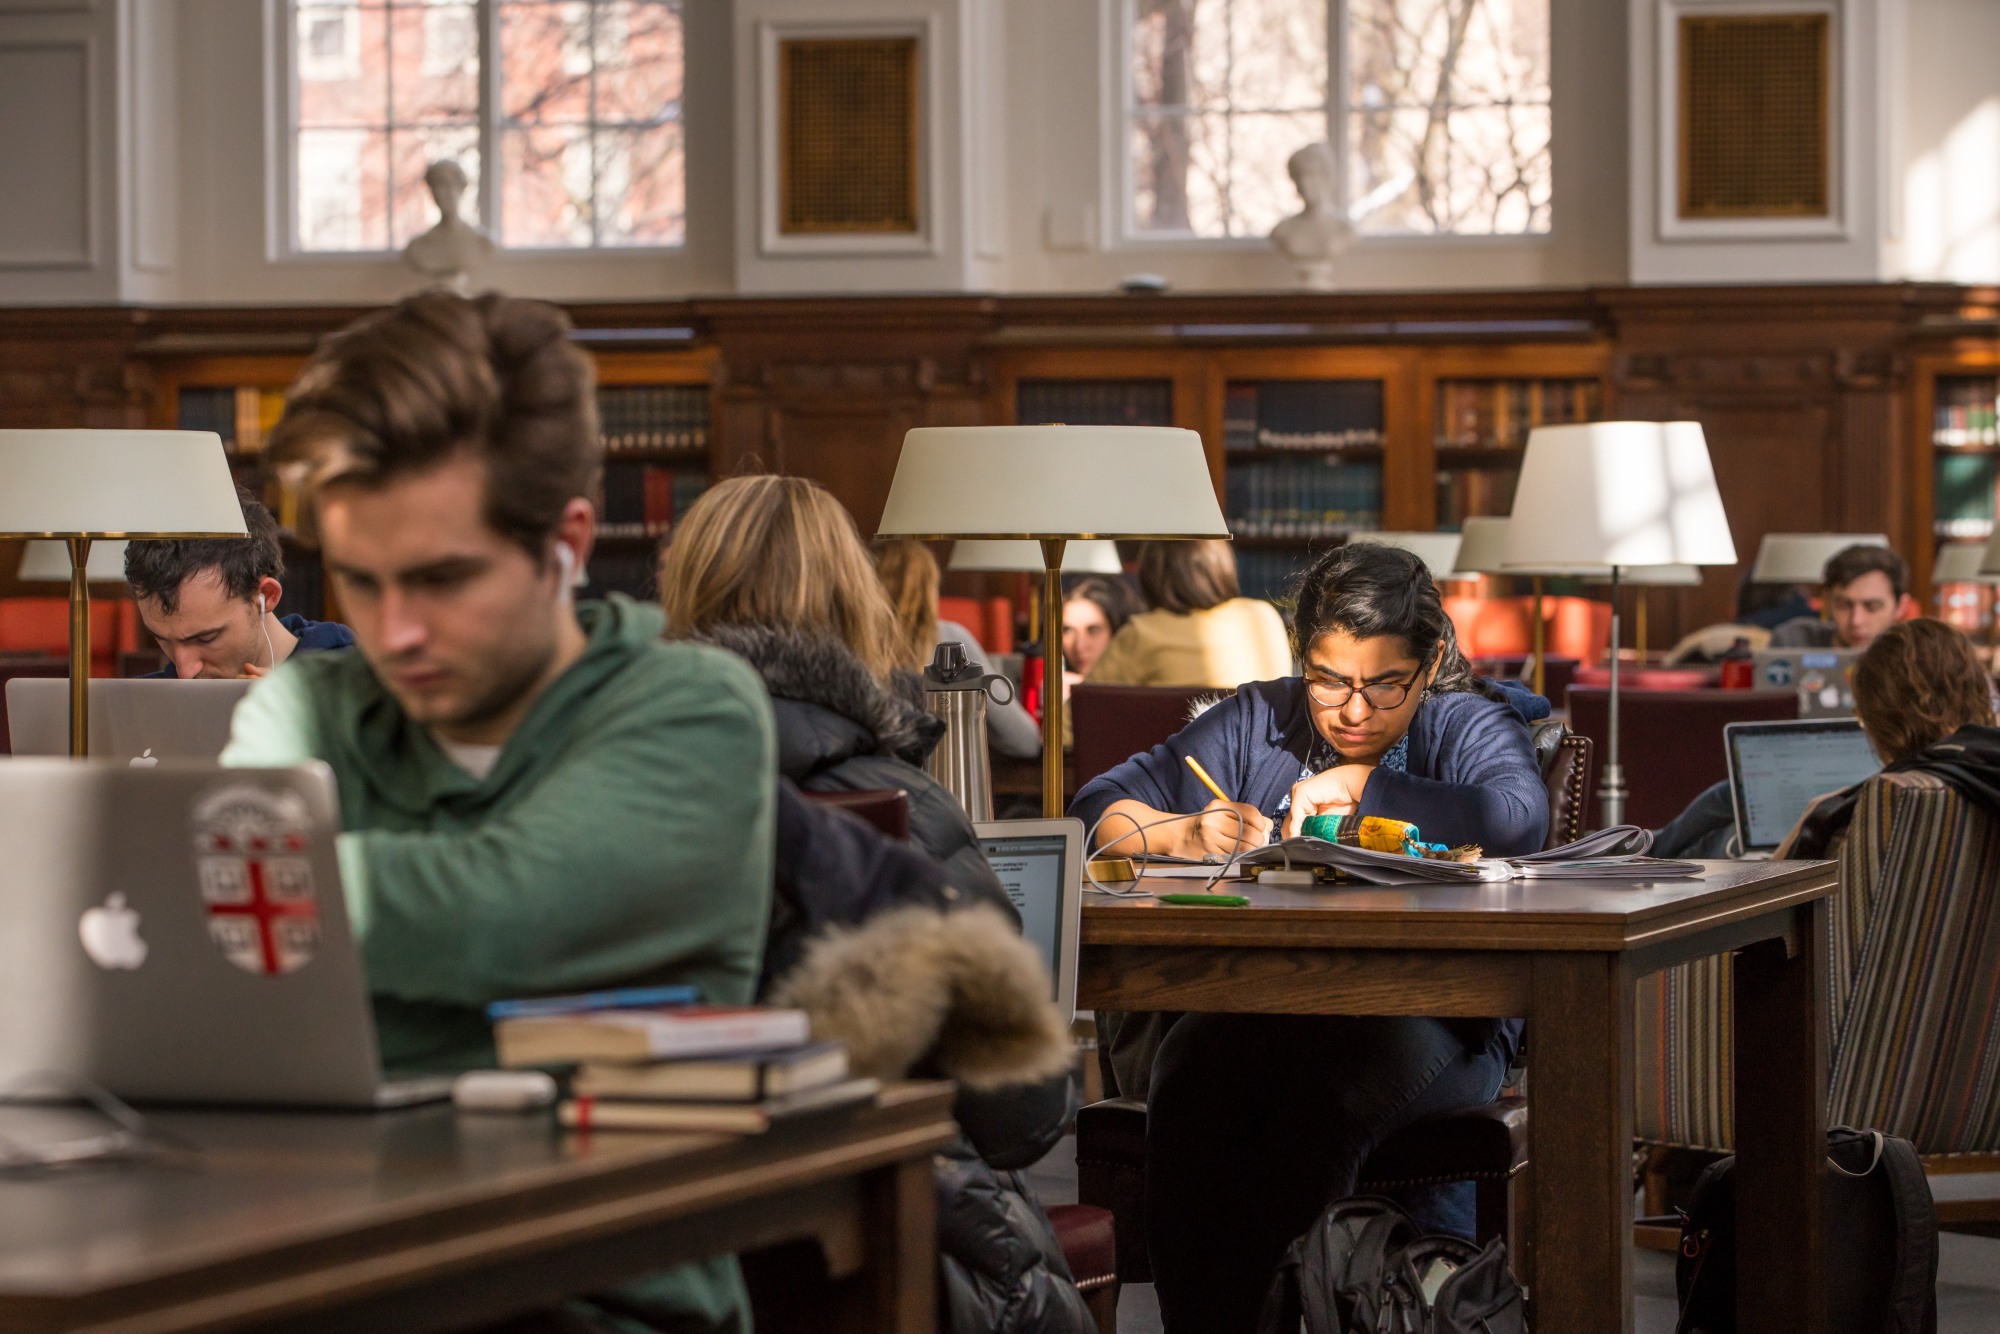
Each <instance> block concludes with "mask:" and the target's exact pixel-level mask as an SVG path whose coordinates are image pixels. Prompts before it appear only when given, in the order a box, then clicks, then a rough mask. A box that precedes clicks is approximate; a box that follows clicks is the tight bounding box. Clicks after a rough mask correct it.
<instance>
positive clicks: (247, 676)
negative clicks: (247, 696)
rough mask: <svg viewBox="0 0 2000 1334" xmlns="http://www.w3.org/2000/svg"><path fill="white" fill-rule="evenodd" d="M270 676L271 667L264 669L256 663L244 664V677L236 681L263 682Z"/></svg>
mask: <svg viewBox="0 0 2000 1334" xmlns="http://www.w3.org/2000/svg"><path fill="white" fill-rule="evenodd" d="M270 674H271V669H270V668H269V667H262V666H259V665H258V664H256V663H254V662H246V663H244V664H243V675H241V676H239V677H237V678H236V679H237V680H239V681H261V680H263V679H264V678H265V677H267V676H269V675H270Z"/></svg>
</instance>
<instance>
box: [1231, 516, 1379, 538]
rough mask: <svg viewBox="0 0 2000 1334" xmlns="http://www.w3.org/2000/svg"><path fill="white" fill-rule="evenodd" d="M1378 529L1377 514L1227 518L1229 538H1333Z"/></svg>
mask: <svg viewBox="0 0 2000 1334" xmlns="http://www.w3.org/2000/svg"><path fill="white" fill-rule="evenodd" d="M1381 526H1382V511H1380V510H1253V511H1251V512H1249V513H1247V514H1232V515H1230V516H1229V532H1230V535H1231V536H1232V537H1285V538H1304V539H1315V538H1322V537H1325V538H1334V537H1345V536H1346V535H1347V534H1349V533H1367V532H1374V531H1375V530H1376V529H1378V528H1380V527H1381Z"/></svg>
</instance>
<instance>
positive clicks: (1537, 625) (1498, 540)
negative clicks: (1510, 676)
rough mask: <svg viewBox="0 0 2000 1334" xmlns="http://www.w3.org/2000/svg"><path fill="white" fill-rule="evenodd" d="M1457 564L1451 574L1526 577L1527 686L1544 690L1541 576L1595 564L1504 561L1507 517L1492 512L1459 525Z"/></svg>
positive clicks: (1587, 570) (1588, 570)
mask: <svg viewBox="0 0 2000 1334" xmlns="http://www.w3.org/2000/svg"><path fill="white" fill-rule="evenodd" d="M1459 537H1460V539H1461V540H1460V542H1459V544H1458V566H1457V568H1456V569H1454V570H1453V571H1452V575H1453V576H1454V577H1456V578H1460V579H1470V578H1472V577H1473V576H1475V575H1481V574H1506V575H1513V576H1515V577H1517V578H1525V579H1527V580H1528V581H1529V582H1530V584H1531V585H1532V588H1533V594H1534V600H1535V614H1534V615H1533V616H1531V617H1530V618H1529V622H1530V628H1529V633H1530V635H1531V636H1532V640H1531V644H1530V649H1529V661H1530V662H1531V663H1532V664H1533V665H1532V667H1531V668H1530V669H1529V673H1528V687H1529V689H1531V690H1533V691H1534V692H1535V693H1536V694H1537V695H1544V694H1547V693H1548V618H1547V616H1545V615H1544V614H1543V612H1542V580H1543V579H1545V578H1549V579H1560V578H1564V577H1568V576H1574V575H1582V574H1595V573H1596V572H1597V567H1595V566H1583V565H1543V566H1538V567H1535V568H1532V569H1531V568H1528V567H1526V566H1520V565H1510V564H1508V563H1507V520H1506V519H1504V518H1500V517H1495V516H1473V517H1470V518H1467V519H1466V520H1465V522H1464V524H1463V525H1462V527H1461V530H1460V533H1459Z"/></svg>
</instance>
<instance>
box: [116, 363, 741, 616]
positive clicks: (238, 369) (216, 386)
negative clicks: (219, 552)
mask: <svg viewBox="0 0 2000 1334" xmlns="http://www.w3.org/2000/svg"><path fill="white" fill-rule="evenodd" d="M579 341H580V342H581V341H582V340H579ZM585 351H586V352H587V353H588V354H589V355H590V356H591V359H592V361H593V363H594V365H595V367H596V371H597V385H598V405H599V424H600V427H601V428H602V429H603V431H604V436H605V474H606V478H605V480H606V492H607V494H606V498H605V499H606V505H605V507H604V509H605V512H604V513H602V514H600V520H601V526H600V531H599V535H598V539H597V549H596V551H595V552H594V553H593V554H592V556H591V561H590V569H589V575H590V586H591V587H592V588H594V589H597V590H599V591H617V592H622V593H629V594H632V595H633V596H635V597H648V596H650V595H651V594H652V592H653V590H654V583H655V579H656V577H657V575H656V565H657V552H658V548H659V544H660V541H661V539H662V538H664V537H665V536H666V533H667V531H668V530H669V528H670V527H671V526H672V523H673V519H674V517H675V515H676V514H678V513H679V512H680V511H682V510H684V509H685V508H686V506H687V505H688V504H690V503H692V502H693V500H694V498H695V497H696V496H698V495H700V494H701V492H702V491H703V490H704V489H706V487H707V486H708V483H709V481H710V479H711V478H712V477H713V475H714V471H715V469H714V457H715V454H714V450H715V445H714V437H715V432H714V431H713V430H712V429H711V428H712V422H713V418H714V385H715V381H716V378H717V376H716V367H717V358H716V354H715V351H714V349H713V348H712V347H696V348H672V349H662V350H646V351H638V350H622V349H621V350H598V349H595V348H591V347H589V346H588V344H587V343H585ZM307 359H308V358H307V357H306V356H305V355H304V354H303V353H281V354H261V353H248V354H231V355H222V356H190V357H179V356H169V357H162V358H159V359H157V360H154V361H153V362H152V369H153V386H154V393H153V399H152V405H151V412H150V416H151V420H152V423H153V424H154V425H155V426H159V427H163V428H177V427H178V428H183V429H191V430H214V431H216V433H217V434H219V435H221V436H222V441H223V445H224V448H225V449H226V450H227V452H228V454H229V460H230V468H231V471H232V472H234V473H235V474H236V477H237V481H238V483H239V484H240V485H242V486H243V487H244V488H245V489H246V490H249V491H251V492H252V493H253V494H256V495H258V496H259V497H260V498H261V499H263V501H264V503H265V504H267V505H269V506H270V508H271V512H272V513H273V514H275V515H277V517H278V521H279V523H280V524H281V525H282V526H283V527H284V528H285V530H286V549H285V561H286V565H287V566H288V571H287V575H286V589H285V598H284V601H283V602H282V603H281V604H280V609H281V610H282V611H285V612H293V611H297V612H301V613H303V614H305V615H306V616H309V617H312V618H314V619H319V618H322V617H329V616H332V617H337V615H338V608H337V607H334V606H332V605H331V592H330V590H327V589H326V588H325V586H324V580H323V579H322V578H321V576H320V570H319V560H318V556H317V554H316V552H315V551H314V550H313V548H312V547H310V546H309V545H306V544H303V543H301V542H299V541H297V540H296V539H295V538H294V537H293V536H292V534H293V532H294V531H295V529H296V526H297V523H298V519H299V515H298V510H297V502H296V499H295V498H294V497H293V496H292V495H291V494H290V493H289V491H288V490H287V488H285V487H284V486H282V485H281V484H280V483H279V482H278V480H277V479H276V478H275V477H273V476H271V475H270V474H269V472H268V470H266V469H265V468H264V466H263V463H264V459H263V434H264V432H266V431H268V429H269V427H270V424H271V423H272V422H275V420H276V419H277V414H278V413H279V412H281V411H282V410H283V407H284V396H285V393H286V391H287V390H289V389H290V387H291V385H292V383H293V382H294V381H295V380H297V378H298V375H299V372H300V371H301V370H303V369H304V368H305V364H306V361H307ZM649 486H650V488H651V494H650V495H649V494H648V489H649ZM649 502H650V504H649ZM628 510H630V511H632V512H630V513H627V512H626V511H628ZM614 511H615V512H614Z"/></svg>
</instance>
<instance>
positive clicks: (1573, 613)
mask: <svg viewBox="0 0 2000 1334" xmlns="http://www.w3.org/2000/svg"><path fill="white" fill-rule="evenodd" d="M1542 614H1543V615H1544V616H1546V617H1548V625H1549V628H1548V639H1547V645H1548V651H1549V652H1550V653H1556V654H1560V655H1561V656H1563V657H1565V658H1575V659H1576V660H1577V661H1578V662H1603V661H1604V655H1605V654H1606V652H1608V651H1609V649H1610V647H1611V604H1610V603H1608V602H1596V601H1592V600H1591V599H1589V598H1571V597H1560V598H1543V599H1542Z"/></svg>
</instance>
